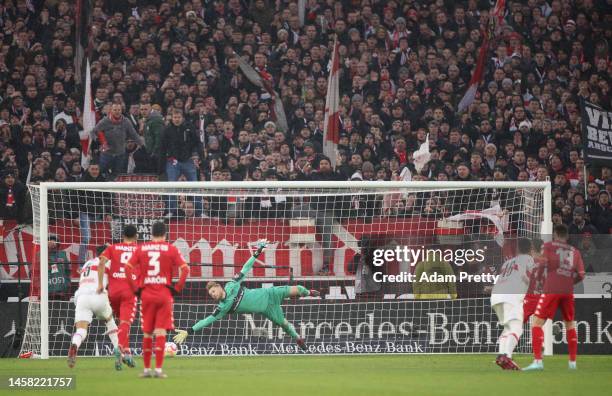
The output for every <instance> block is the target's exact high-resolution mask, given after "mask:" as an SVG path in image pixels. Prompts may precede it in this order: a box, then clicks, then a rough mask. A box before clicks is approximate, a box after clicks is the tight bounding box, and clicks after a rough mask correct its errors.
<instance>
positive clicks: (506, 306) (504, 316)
mask: <svg viewBox="0 0 612 396" xmlns="http://www.w3.org/2000/svg"><path fill="white" fill-rule="evenodd" d="M493 311H495V314H496V315H497V318H498V319H499V324H500V325H501V326H503V325H505V324H506V323H508V322H509V321H511V320H520V321H521V323H523V304H522V303H521V304H517V303H509V302H501V303H498V304H495V305H493Z"/></svg>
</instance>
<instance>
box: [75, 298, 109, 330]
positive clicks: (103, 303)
mask: <svg viewBox="0 0 612 396" xmlns="http://www.w3.org/2000/svg"><path fill="white" fill-rule="evenodd" d="M74 303H75V305H76V309H75V310H74V322H75V323H77V322H87V323H91V320H92V319H93V316H94V315H96V316H97V317H98V318H101V319H106V318H109V317H112V315H113V310H112V308H111V306H110V303H109V302H108V295H107V294H106V293H104V294H85V295H82V296H78V297H77V298H76V300H75V301H74Z"/></svg>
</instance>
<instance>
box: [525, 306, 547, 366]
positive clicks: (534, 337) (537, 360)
mask: <svg viewBox="0 0 612 396" xmlns="http://www.w3.org/2000/svg"><path fill="white" fill-rule="evenodd" d="M533 317H534V320H533V324H532V325H531V344H532V346H533V357H534V360H533V363H531V364H530V365H529V366H527V367H525V368H524V369H523V371H534V370H544V363H543V362H542V345H543V344H544V330H542V326H544V323H546V319H544V318H540V317H539V316H537V315H533Z"/></svg>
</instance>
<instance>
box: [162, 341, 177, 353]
mask: <svg viewBox="0 0 612 396" xmlns="http://www.w3.org/2000/svg"><path fill="white" fill-rule="evenodd" d="M177 352H178V347H177V346H176V344H175V343H174V342H166V348H165V353H164V355H165V356H166V357H174V356H176V353H177Z"/></svg>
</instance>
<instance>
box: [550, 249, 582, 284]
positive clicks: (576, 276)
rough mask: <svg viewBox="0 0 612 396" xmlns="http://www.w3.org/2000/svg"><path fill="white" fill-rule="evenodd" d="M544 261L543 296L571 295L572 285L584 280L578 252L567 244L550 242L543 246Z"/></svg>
mask: <svg viewBox="0 0 612 396" xmlns="http://www.w3.org/2000/svg"><path fill="white" fill-rule="evenodd" d="M542 250H543V254H542V256H543V257H544V258H545V259H546V263H545V266H546V275H545V277H546V278H545V281H544V293H545V294H573V293H574V284H575V283H577V282H579V281H581V280H582V279H583V278H584V263H583V262H582V256H581V255H580V251H578V249H576V248H575V247H573V246H571V245H568V244H567V243H563V242H559V241H552V242H546V243H545V244H544V245H543V249H542Z"/></svg>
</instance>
